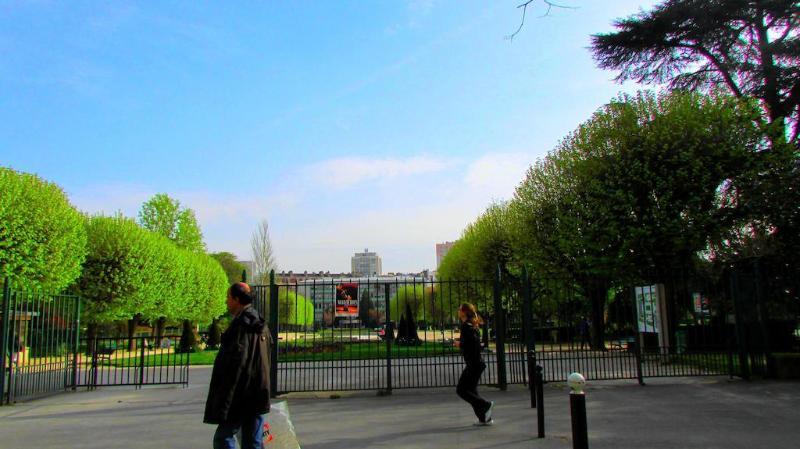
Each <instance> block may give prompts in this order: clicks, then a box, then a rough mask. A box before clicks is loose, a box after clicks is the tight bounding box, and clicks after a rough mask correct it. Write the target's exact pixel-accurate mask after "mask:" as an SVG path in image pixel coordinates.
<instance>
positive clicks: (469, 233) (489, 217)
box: [438, 203, 515, 280]
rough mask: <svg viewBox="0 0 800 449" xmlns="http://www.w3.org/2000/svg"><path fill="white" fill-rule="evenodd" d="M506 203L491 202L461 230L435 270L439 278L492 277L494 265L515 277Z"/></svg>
mask: <svg viewBox="0 0 800 449" xmlns="http://www.w3.org/2000/svg"><path fill="white" fill-rule="evenodd" d="M508 220H509V215H508V205H507V204H505V203H495V204H491V205H490V206H489V207H488V208H487V209H486V210H485V211H484V212H483V214H481V216H480V217H478V218H477V219H476V220H475V221H474V222H473V223H470V224H468V225H467V227H466V228H465V229H464V231H463V232H462V234H461V238H459V239H458V240H457V241H456V242H455V243H454V245H453V248H451V249H450V251H448V252H447V255H445V257H444V259H442V262H441V264H440V266H439V269H438V274H439V278H440V279H445V280H455V279H483V280H492V279H494V277H495V275H496V273H497V269H498V267H499V268H500V271H501V275H502V276H504V277H515V275H514V274H513V273H514V272H515V270H514V269H513V268H512V265H513V259H514V256H513V247H512V244H511V240H510V234H509V229H510V228H509V221H508Z"/></svg>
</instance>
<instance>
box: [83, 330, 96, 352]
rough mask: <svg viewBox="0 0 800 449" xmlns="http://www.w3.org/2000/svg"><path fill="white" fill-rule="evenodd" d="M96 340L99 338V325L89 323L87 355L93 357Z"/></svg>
mask: <svg viewBox="0 0 800 449" xmlns="http://www.w3.org/2000/svg"><path fill="white" fill-rule="evenodd" d="M95 338H97V323H89V324H88V325H87V326H86V351H85V354H86V355H92V350H93V347H94V344H95Z"/></svg>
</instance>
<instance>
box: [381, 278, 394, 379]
mask: <svg viewBox="0 0 800 449" xmlns="http://www.w3.org/2000/svg"><path fill="white" fill-rule="evenodd" d="M383 292H384V293H383V297H384V300H385V303H384V304H385V310H386V318H385V319H384V325H383V337H384V338H385V339H386V394H392V343H393V342H394V326H392V308H391V307H389V295H390V294H391V290H390V288H389V284H388V283H386V284H383Z"/></svg>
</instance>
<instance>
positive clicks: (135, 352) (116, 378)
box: [70, 335, 189, 389]
mask: <svg viewBox="0 0 800 449" xmlns="http://www.w3.org/2000/svg"><path fill="white" fill-rule="evenodd" d="M180 338H181V337H180V336H179V335H167V336H164V337H162V338H161V340H160V341H156V340H155V339H153V338H151V337H141V336H139V337H133V338H128V337H113V338H112V337H100V338H93V339H81V343H80V346H79V348H78V351H77V356H76V357H75V366H74V369H73V378H72V383H71V384H70V386H71V387H87V388H90V389H93V388H96V387H100V386H123V385H130V386H136V387H143V386H145V385H188V383H189V354H188V353H182V352H177V351H176V348H179V347H180Z"/></svg>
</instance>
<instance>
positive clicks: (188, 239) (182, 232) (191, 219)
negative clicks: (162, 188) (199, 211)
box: [139, 193, 205, 252]
mask: <svg viewBox="0 0 800 449" xmlns="http://www.w3.org/2000/svg"><path fill="white" fill-rule="evenodd" d="M139 224H141V225H142V227H143V228H145V229H147V230H149V231H153V232H155V233H157V234H160V235H163V236H164V237H166V238H168V239H170V240H171V241H173V242H175V244H176V245H178V246H179V247H181V248H185V249H188V250H189V251H193V252H205V243H203V234H202V232H201V231H200V227H199V226H198V224H197V219H196V218H195V214H194V211H193V210H191V209H187V208H182V207H181V203H180V201H178V200H176V199H174V198H171V197H170V196H169V195H167V194H165V193H158V194H156V195H154V196H153V197H152V198H150V199H149V200H147V202H145V203H144V204H142V208H141V210H140V211H139Z"/></svg>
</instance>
